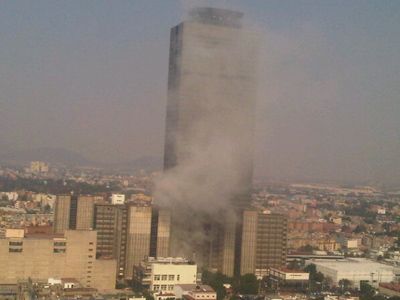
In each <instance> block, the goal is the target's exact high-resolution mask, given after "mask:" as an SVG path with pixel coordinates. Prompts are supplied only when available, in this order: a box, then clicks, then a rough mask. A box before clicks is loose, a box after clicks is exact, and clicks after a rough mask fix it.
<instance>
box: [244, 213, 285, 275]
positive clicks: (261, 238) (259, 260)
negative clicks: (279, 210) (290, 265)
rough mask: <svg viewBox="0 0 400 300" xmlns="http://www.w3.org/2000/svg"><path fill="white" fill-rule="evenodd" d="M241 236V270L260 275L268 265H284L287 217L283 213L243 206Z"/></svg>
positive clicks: (266, 271)
mask: <svg viewBox="0 0 400 300" xmlns="http://www.w3.org/2000/svg"><path fill="white" fill-rule="evenodd" d="M241 238H242V242H241V262H240V265H241V269H240V272H241V274H246V273H253V274H255V275H256V276H257V277H259V278H263V277H264V276H267V275H268V269H269V268H280V267H284V266H285V264H286V254H287V218H286V217H285V216H284V215H282V214H276V213H266V212H260V211H256V210H245V211H244V212H243V226H242V235H241Z"/></svg>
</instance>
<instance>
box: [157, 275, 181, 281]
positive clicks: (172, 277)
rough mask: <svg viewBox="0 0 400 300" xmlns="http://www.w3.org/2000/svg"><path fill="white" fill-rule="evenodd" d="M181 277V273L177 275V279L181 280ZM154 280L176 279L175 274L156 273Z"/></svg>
mask: <svg viewBox="0 0 400 300" xmlns="http://www.w3.org/2000/svg"><path fill="white" fill-rule="evenodd" d="M180 279H181V278H180V275H176V280H177V281H179V280H180ZM154 280H155V281H159V280H162V281H165V280H170V281H171V280H175V275H166V274H163V275H154Z"/></svg>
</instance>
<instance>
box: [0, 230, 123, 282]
mask: <svg viewBox="0 0 400 300" xmlns="http://www.w3.org/2000/svg"><path fill="white" fill-rule="evenodd" d="M96 242H97V238H96V232H95V231H92V230H66V231H65V234H61V235H57V234H51V235H49V234H33V235H26V236H25V234H24V230H23V229H19V230H18V229H15V230H7V232H6V235H5V238H2V239H0V266H1V272H0V284H16V283H17V282H18V281H19V280H27V279H28V278H31V279H32V280H38V281H40V280H45V281H47V280H48V278H75V279H76V280H78V281H79V282H80V284H82V287H85V288H86V287H87V288H98V289H99V290H113V289H114V288H115V273H116V261H115V260H107V259H96Z"/></svg>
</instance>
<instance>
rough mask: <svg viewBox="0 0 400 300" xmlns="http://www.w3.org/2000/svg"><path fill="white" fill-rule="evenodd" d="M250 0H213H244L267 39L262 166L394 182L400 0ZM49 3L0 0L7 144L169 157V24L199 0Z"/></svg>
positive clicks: (288, 173) (308, 175)
mask: <svg viewBox="0 0 400 300" xmlns="http://www.w3.org/2000/svg"><path fill="white" fill-rule="evenodd" d="M250 2H251V3H249V4H244V3H240V2H239V1H233V2H231V1H230V2H229V3H226V1H222V2H218V1H217V2H216V5H219V6H221V5H227V6H228V8H234V9H237V10H240V11H243V12H244V13H245V15H246V16H248V17H247V18H246V19H247V20H254V24H253V25H255V26H256V27H258V28H259V29H260V30H261V31H262V32H263V34H264V35H266V36H267V37H268V38H269V40H271V41H272V42H271V44H270V45H269V47H270V48H267V49H268V54H269V55H268V59H267V61H266V62H265V66H268V70H270V71H271V72H269V73H270V74H274V75H273V76H272V77H268V80H265V85H264V86H265V87H266V88H268V89H269V93H267V94H265V96H267V97H263V98H264V99H263V100H259V101H258V106H257V119H256V141H257V143H256V151H255V152H256V153H255V157H256V160H255V162H256V163H255V165H256V175H257V176H263V177H266V178H268V179H288V180H316V179H321V180H334V181H339V182H346V181H354V182H372V183H386V184H394V183H396V182H398V179H399V178H400V174H399V172H400V171H399V170H400V167H399V164H400V163H399V161H398V159H397V157H398V153H399V151H400V150H399V149H400V145H399V140H400V139H399V132H398V128H400V124H399V122H400V121H399V119H398V118H397V115H398V112H399V111H400V108H399V105H400V104H399V101H398V98H397V95H398V84H397V78H398V69H399V66H398V63H399V61H400V59H398V53H399V52H400V51H399V45H400V43H399V36H400V35H399V34H398V30H399V28H400V26H399V21H398V18H397V16H398V13H399V4H398V2H396V1H387V2H384V3H383V4H382V5H379V6H378V5H377V4H376V3H374V2H373V1H364V2H357V1H354V2H351V3H348V2H341V1H338V2H335V3H334V4H328V3H323V2H316V1H315V2H314V1H298V2H296V3H292V5H290V6H289V5H287V4H286V3H289V2H281V1H268V2H265V1H250ZM185 3H186V2H185ZM203 3H207V2H201V4H203ZM24 4H25V5H24ZM49 4H50V2H48V1H39V2H36V3H35V5H33V4H32V3H27V2H24V1H21V2H17V3H11V2H4V3H2V4H1V10H0V11H1V12H0V14H1V15H0V16H1V17H0V19H1V25H2V26H1V31H0V35H1V36H2V40H4V41H5V42H4V43H2V45H1V46H0V59H1V61H3V62H4V64H3V66H2V70H1V71H0V72H1V73H0V75H1V77H0V78H1V80H0V88H1V90H2V95H1V96H0V126H1V128H2V130H1V132H0V154H3V153H5V152H10V151H14V150H15V149H22V150H24V149H28V150H29V149H32V148H40V147H60V148H66V149H71V150H73V151H76V152H78V153H81V154H83V155H84V156H86V157H88V158H89V159H91V160H94V161H129V160H131V159H135V158H138V157H142V156H144V155H151V156H155V157H161V153H162V149H163V134H164V125H163V124H164V118H165V112H164V108H165V104H166V97H165V91H166V86H167V82H166V81H167V79H166V78H167V74H166V66H167V60H168V57H167V54H166V52H167V49H168V28H170V27H171V26H172V25H174V24H175V23H177V22H178V21H179V19H181V17H182V15H183V14H184V10H185V9H186V8H187V6H191V3H189V5H186V4H184V5H182V3H181V2H179V1H169V2H168V3H167V2H163V3H161V4H160V3H159V2H158V1H138V2H136V3H135V4H129V3H127V2H117V3H116V4H113V5H110V4H107V3H105V2H99V3H98V4H97V5H91V4H88V3H86V4H74V3H68V4H67V3H65V2H59V3H58V4H51V5H49ZM159 5H161V8H162V9H159V10H157V11H162V12H157V13H156V12H155V7H156V6H159ZM116 16H119V17H118V18H117V17H116ZM154 20H157V26H153V23H154ZM136 22H137V23H136ZM138 24H139V25H140V26H135V25H138ZM13 49H16V51H13ZM99 61H102V62H104V64H98V62H99ZM263 64H264V63H263ZM150 79H151V81H150ZM150 82H151V83H150ZM262 95H263V94H262ZM127 135H130V136H131V138H130V139H126V136H127ZM144 137H145V138H144Z"/></svg>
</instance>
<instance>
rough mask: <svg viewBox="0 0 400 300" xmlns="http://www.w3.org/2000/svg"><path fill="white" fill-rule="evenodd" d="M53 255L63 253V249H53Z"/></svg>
mask: <svg viewBox="0 0 400 300" xmlns="http://www.w3.org/2000/svg"><path fill="white" fill-rule="evenodd" d="M53 253H65V249H59V248H54V249H53Z"/></svg>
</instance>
